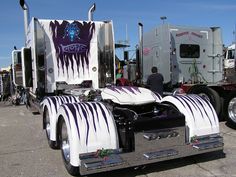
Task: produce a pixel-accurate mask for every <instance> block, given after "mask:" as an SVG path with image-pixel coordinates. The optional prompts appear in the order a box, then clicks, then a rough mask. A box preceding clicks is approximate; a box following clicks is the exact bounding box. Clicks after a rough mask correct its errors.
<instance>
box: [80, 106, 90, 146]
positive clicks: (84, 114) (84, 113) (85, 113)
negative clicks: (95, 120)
mask: <svg viewBox="0 0 236 177" xmlns="http://www.w3.org/2000/svg"><path fill="white" fill-rule="evenodd" d="M80 108H81V110H82V113H83V116H84V118H85V121H86V126H87V132H86V145H87V144H88V136H89V129H90V127H89V122H88V115H87V112H86V109H85V108H84V103H80Z"/></svg>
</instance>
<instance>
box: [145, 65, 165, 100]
mask: <svg viewBox="0 0 236 177" xmlns="http://www.w3.org/2000/svg"><path fill="white" fill-rule="evenodd" d="M151 71H152V74H151V75H150V76H148V79H147V87H148V88H149V89H150V90H151V91H153V92H157V93H159V94H160V95H163V81H164V78H163V76H162V74H160V73H158V69H157V67H155V66H153V67H152V70H151Z"/></svg>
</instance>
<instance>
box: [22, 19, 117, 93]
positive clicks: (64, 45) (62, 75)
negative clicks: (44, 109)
mask: <svg viewBox="0 0 236 177" xmlns="http://www.w3.org/2000/svg"><path fill="white" fill-rule="evenodd" d="M111 28H112V22H85V21H66V20H44V19H36V18H33V19H32V21H31V23H30V24H29V28H28V33H27V41H26V48H28V49H31V57H32V60H31V61H29V60H27V61H26V59H24V60H23V62H22V65H23V71H25V72H23V86H24V87H26V86H27V82H28V81H29V80H28V79H27V77H25V75H27V73H28V72H31V71H27V70H30V69H32V71H33V72H32V76H30V78H29V79H32V84H31V85H30V90H31V92H32V93H36V90H37V89H39V88H40V89H43V90H44V91H45V93H53V92H54V91H56V90H57V89H58V85H59V84H61V83H64V84H65V85H80V84H82V82H83V81H88V82H91V87H92V88H95V89H96V88H99V87H104V86H105V85H102V84H103V83H102V79H103V80H105V79H106V78H99V77H100V74H99V73H100V72H106V67H115V66H114V63H113V61H106V62H105V61H103V60H104V58H105V57H104V56H103V52H104V50H106V51H109V54H107V55H114V51H113V50H114V42H113V32H112V31H113V30H112V29H111ZM98 44H99V45H98ZM23 50H24V48H23V49H22V51H23ZM90 51H93V52H90ZM98 53H99V54H100V55H98ZM107 53H108V52H107ZM98 57H100V58H98ZM102 57H104V58H102ZM22 58H25V57H24V52H22ZM111 58H113V56H112V57H111ZM98 61H100V62H101V63H99V62H98ZM28 62H32V68H30V67H29V69H26V65H27V63H28ZM109 62H110V63H109ZM109 64H110V65H112V66H106V65H109ZM29 65H30V64H29ZM114 76H115V73H107V77H110V78H111V80H112V83H114V82H113V81H114ZM31 77H32V78H31ZM99 79H100V80H99ZM39 83H40V84H41V85H39Z"/></svg>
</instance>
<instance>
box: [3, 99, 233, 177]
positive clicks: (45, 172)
mask: <svg viewBox="0 0 236 177" xmlns="http://www.w3.org/2000/svg"><path fill="white" fill-rule="evenodd" d="M220 129H221V133H222V135H223V137H224V143H225V146H224V153H219V152H213V153H208V154H203V155H198V156H193V157H187V158H181V159H175V160H171V161H166V162H161V163H156V164H152V165H148V166H146V167H143V168H139V169H133V168H129V169H123V170H118V171H113V172H106V173H101V174H96V175H90V176H91V177H103V176H106V177H234V176H235V177H236V130H234V129H231V128H229V127H228V126H227V125H225V122H220ZM68 176H70V175H69V174H68V173H67V171H66V169H65V168H64V165H63V161H62V158H61V152H60V150H52V149H50V148H49V146H48V144H47V140H46V135H45V132H44V131H43V129H42V116H41V115H33V114H32V113H31V112H30V111H29V110H27V109H26V108H25V106H11V105H6V103H5V104H4V103H0V177H68Z"/></svg>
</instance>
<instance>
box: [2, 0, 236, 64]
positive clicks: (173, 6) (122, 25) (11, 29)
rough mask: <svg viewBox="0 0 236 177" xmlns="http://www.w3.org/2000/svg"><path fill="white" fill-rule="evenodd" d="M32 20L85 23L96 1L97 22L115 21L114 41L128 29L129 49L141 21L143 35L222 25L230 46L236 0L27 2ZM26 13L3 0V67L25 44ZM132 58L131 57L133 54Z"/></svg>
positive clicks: (12, 0) (15, 1)
mask: <svg viewBox="0 0 236 177" xmlns="http://www.w3.org/2000/svg"><path fill="white" fill-rule="evenodd" d="M26 1H27V4H28V5H29V8H30V15H31V17H32V16H34V17H37V18H40V19H41V18H43V19H44V18H46V19H66V20H75V19H78V20H86V19H87V11H88V9H89V7H90V6H91V5H92V4H93V3H94V2H95V3H96V6H97V9H96V11H95V13H94V20H98V21H99V20H113V23H114V31H115V41H119V40H125V38H126V26H127V32H128V33H127V34H128V39H129V41H130V44H131V47H130V49H131V50H132V49H134V48H135V45H136V44H137V43H138V25H137V24H138V22H142V23H143V25H144V32H145V31H149V30H150V29H152V28H153V27H156V26H158V25H160V24H161V23H162V21H161V20H160V16H166V17H167V20H166V21H165V23H169V24H173V25H184V26H196V27H210V26H219V27H221V29H222V38H223V41H224V44H225V45H226V46H227V45H229V44H231V43H232V41H233V39H234V36H233V31H234V29H235V24H236V0H146V1H144V0H135V1H134V0H133V1H132V0H129V1H128V0H26ZM23 25H24V23H23V11H22V10H21V8H20V6H19V3H18V0H4V1H3V0H1V10H0V41H1V42H0V68H1V67H5V66H8V65H9V64H10V63H11V51H12V49H13V47H14V46H17V48H21V47H22V46H23V45H24V26H23ZM131 55H132V54H131Z"/></svg>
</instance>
